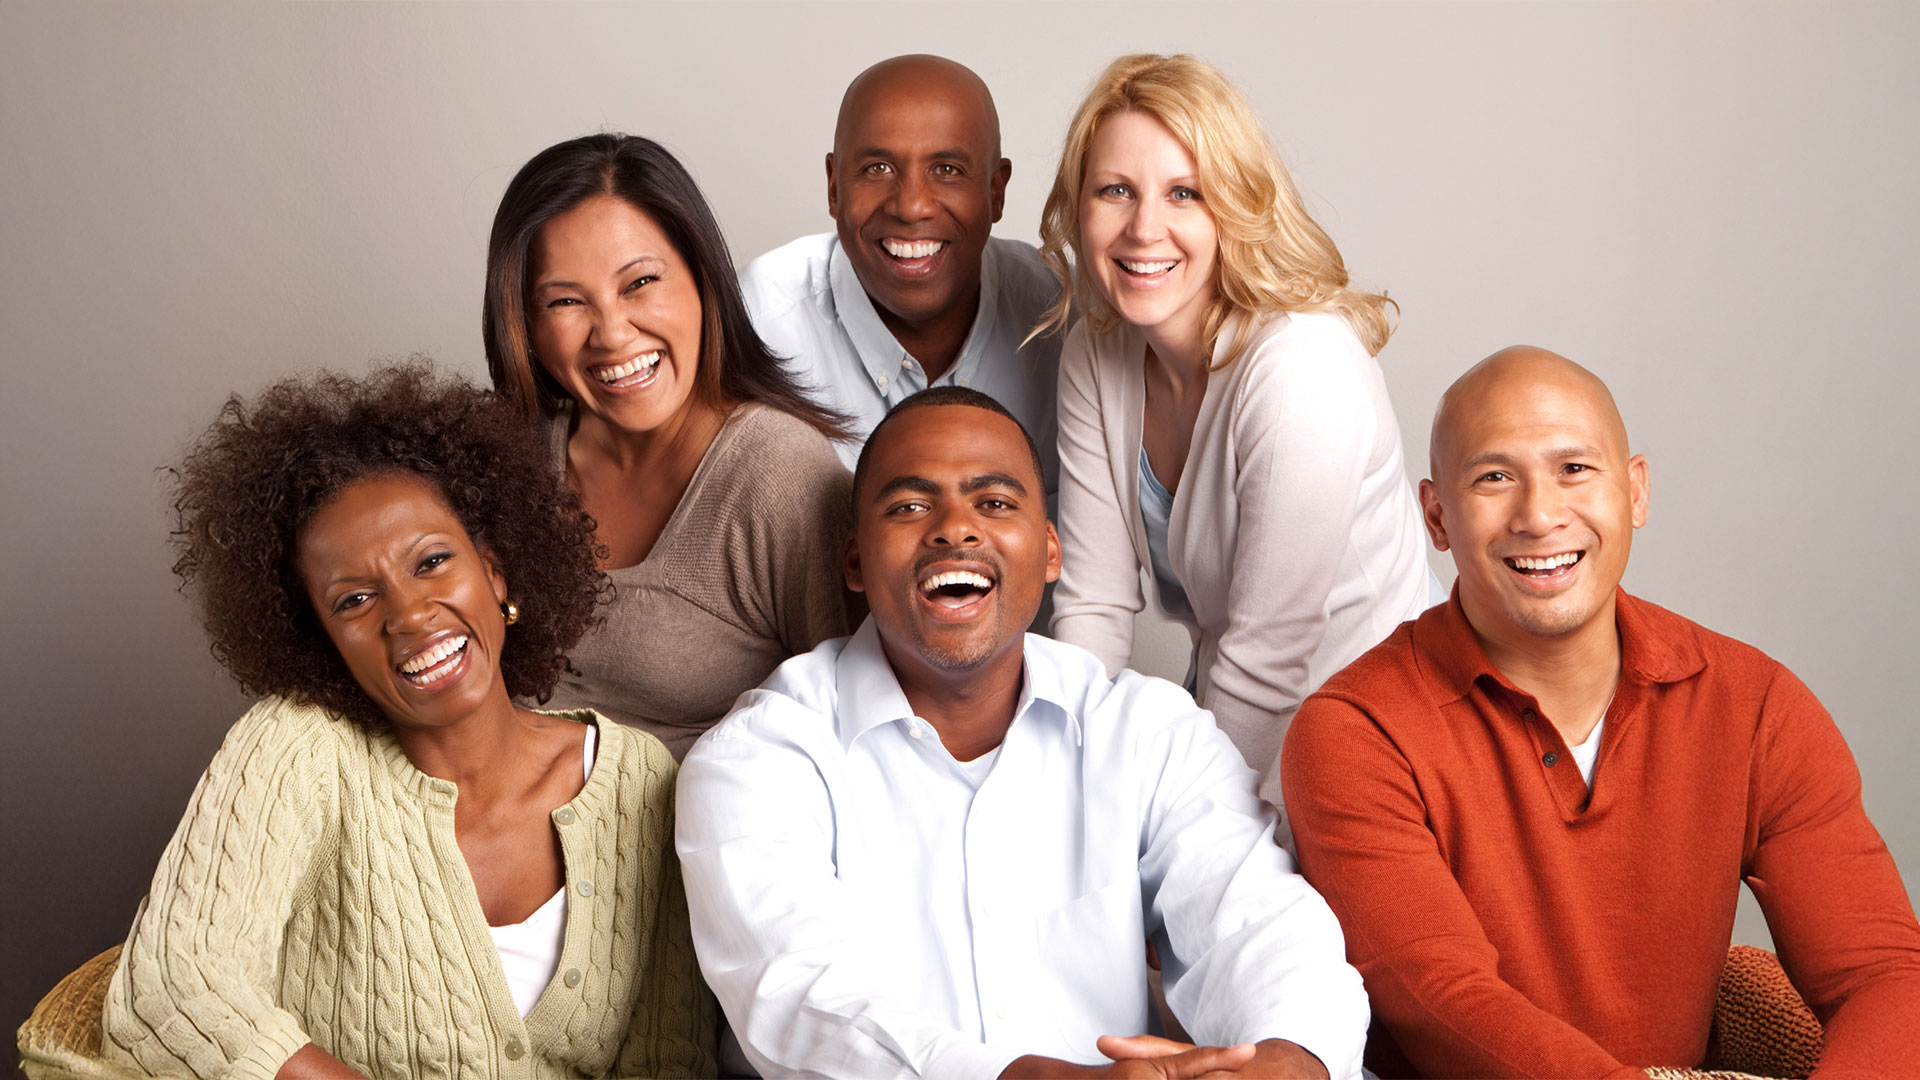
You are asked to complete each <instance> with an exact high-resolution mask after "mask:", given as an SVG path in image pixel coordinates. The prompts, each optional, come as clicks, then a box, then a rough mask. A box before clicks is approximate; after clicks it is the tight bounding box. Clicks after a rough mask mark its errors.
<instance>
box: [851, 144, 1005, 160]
mask: <svg viewBox="0 0 1920 1080" xmlns="http://www.w3.org/2000/svg"><path fill="white" fill-rule="evenodd" d="M853 156H854V157H855V158H886V159H888V160H892V159H894V158H897V157H900V156H901V155H900V153H899V151H896V150H889V149H887V148H886V147H884V146H865V147H861V148H860V149H859V150H858V151H857V152H855V153H854V155H853ZM926 156H927V157H930V158H934V159H937V160H941V161H947V160H952V161H971V160H973V159H974V157H976V156H977V155H975V154H974V152H973V151H971V150H968V149H967V148H966V147H964V146H950V147H948V148H946V149H945V150H935V151H933V152H931V153H929V154H927V155H926Z"/></svg>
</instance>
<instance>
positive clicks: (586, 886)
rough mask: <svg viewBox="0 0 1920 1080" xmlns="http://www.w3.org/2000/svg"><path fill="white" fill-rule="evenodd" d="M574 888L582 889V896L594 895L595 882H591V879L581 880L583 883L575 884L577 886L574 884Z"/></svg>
mask: <svg viewBox="0 0 1920 1080" xmlns="http://www.w3.org/2000/svg"><path fill="white" fill-rule="evenodd" d="M574 888H575V889H578V890H579V891H580V895H581V896H592V895H593V882H591V881H583V882H581V883H579V884H578V885H575V886H574Z"/></svg>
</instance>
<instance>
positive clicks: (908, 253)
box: [880, 240, 947, 259]
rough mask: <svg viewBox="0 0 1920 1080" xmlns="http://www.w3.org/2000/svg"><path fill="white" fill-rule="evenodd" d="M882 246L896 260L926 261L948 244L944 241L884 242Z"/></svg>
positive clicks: (881, 242)
mask: <svg viewBox="0 0 1920 1080" xmlns="http://www.w3.org/2000/svg"><path fill="white" fill-rule="evenodd" d="M880 246H881V247H883V248H886V249H887V254H889V255H891V256H893V257H894V258H896V259H924V258H926V257H927V256H929V255H932V254H933V253H934V252H937V251H939V250H940V249H941V248H943V247H946V246H947V243H946V241H944V240H882V241H880Z"/></svg>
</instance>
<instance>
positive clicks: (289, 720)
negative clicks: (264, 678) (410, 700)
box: [221, 697, 367, 754]
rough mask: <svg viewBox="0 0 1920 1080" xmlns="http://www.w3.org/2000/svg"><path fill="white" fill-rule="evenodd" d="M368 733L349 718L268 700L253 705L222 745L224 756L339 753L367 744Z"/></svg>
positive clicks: (321, 710) (277, 700)
mask: <svg viewBox="0 0 1920 1080" xmlns="http://www.w3.org/2000/svg"><path fill="white" fill-rule="evenodd" d="M366 736H367V731H366V729H365V728H363V727H361V726H360V725H359V724H357V723H355V722H354V721H352V720H348V719H346V718H345V717H341V716H336V715H334V714H333V713H331V712H328V711H327V710H326V709H323V708H321V707H320V706H318V705H308V704H303V703H301V702H297V701H292V700H289V699H287V698H282V697H266V698H262V699H260V700H259V701H257V702H255V703H254V704H253V707H252V708H249V709H248V710H247V711H246V712H245V713H244V714H243V715H242V716H241V717H240V719H239V720H236V721H235V722H234V725H233V727H231V728H229V729H228V730H227V737H226V739H225V741H224V742H223V743H222V744H221V752H222V753H230V752H246V753H250V754H251V753H258V752H260V751H263V750H272V749H285V750H299V749H315V750H319V749H329V750H337V749H341V748H345V747H348V746H351V745H359V744H364V743H365V741H366Z"/></svg>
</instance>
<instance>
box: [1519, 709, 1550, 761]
mask: <svg viewBox="0 0 1920 1080" xmlns="http://www.w3.org/2000/svg"><path fill="white" fill-rule="evenodd" d="M1520 719H1522V720H1525V721H1526V722H1527V723H1529V724H1531V723H1533V722H1534V721H1535V720H1538V719H1540V714H1539V713H1537V712H1534V711H1533V710H1532V709H1521V710H1520ZM1548 764H1552V762H1548Z"/></svg>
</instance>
